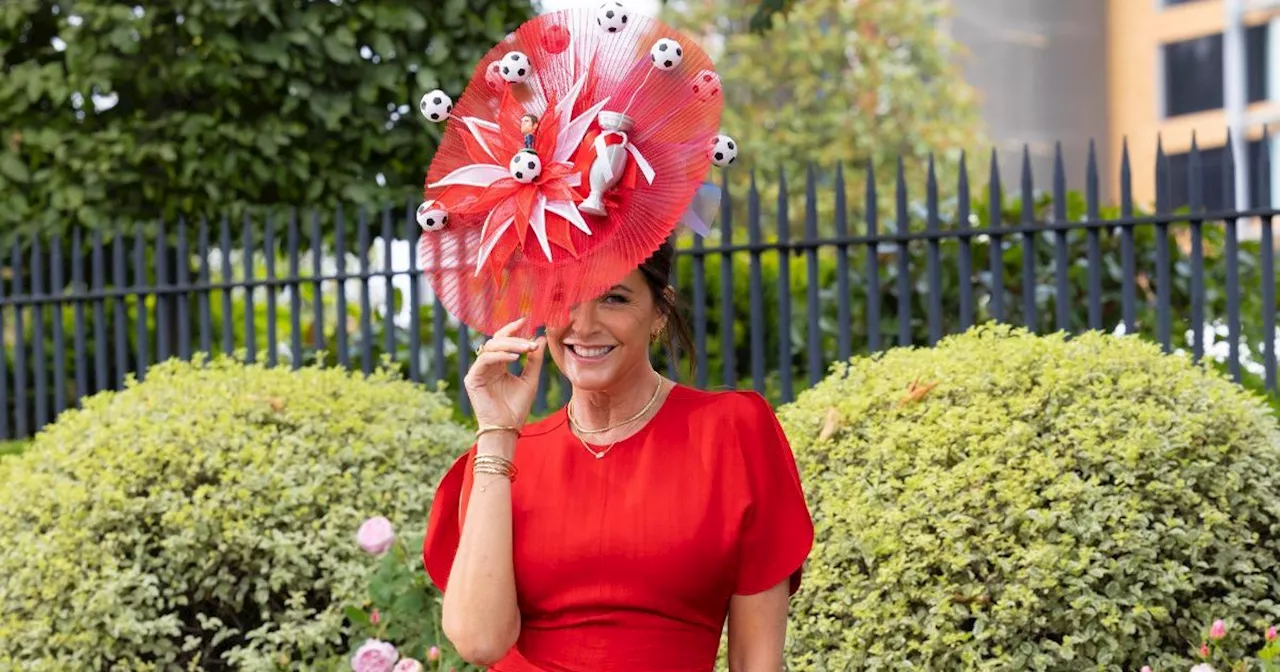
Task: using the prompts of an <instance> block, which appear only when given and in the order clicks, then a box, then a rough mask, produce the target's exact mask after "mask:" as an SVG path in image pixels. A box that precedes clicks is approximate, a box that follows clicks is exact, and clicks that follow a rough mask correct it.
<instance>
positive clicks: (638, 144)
mask: <svg viewBox="0 0 1280 672" xmlns="http://www.w3.org/2000/svg"><path fill="white" fill-rule="evenodd" d="M721 106H722V95H721V89H720V78H719V76H718V75H717V74H716V72H715V69H714V66H713V64H712V63H711V59H710V58H709V57H708V56H707V55H706V54H705V53H704V52H703V51H702V50H701V49H700V48H698V46H697V45H696V44H695V43H693V42H692V41H691V40H687V39H683V37H682V36H681V35H680V34H679V33H678V32H676V31H675V30H674V29H672V28H670V27H669V26H667V25H665V24H663V23H661V22H659V21H657V20H655V19H652V18H648V17H644V16H640V15H637V14H634V13H631V12H628V11H627V9H626V8H625V7H624V6H623V5H622V4H620V3H618V2H613V1H609V2H605V3H604V4H603V5H601V7H600V8H598V9H596V10H591V9H572V10H564V11H560V12H554V13H550V14H544V15H542V16H539V17H537V18H535V19H533V20H531V21H529V22H527V23H525V24H524V25H522V26H521V27H520V28H518V29H517V30H516V31H515V32H514V33H512V34H511V35H509V36H508V37H507V38H506V39H505V40H503V41H502V42H501V43H500V44H498V46H496V47H494V48H493V49H491V50H490V51H489V53H488V54H486V55H485V57H484V58H483V59H481V61H480V63H479V64H478V65H477V66H476V68H475V73H474V75H473V76H472V78H471V82H470V83H469V84H468V86H467V88H466V90H465V91H464V92H463V94H462V97H461V99H459V100H458V101H457V105H456V106H455V105H454V103H453V100H452V99H451V98H450V97H449V96H448V95H447V94H445V93H444V92H442V91H432V92H430V93H428V94H426V95H425V96H423V97H422V100H421V103H420V105H419V109H420V110H421V112H422V114H423V116H425V117H426V118H427V119H428V120H431V121H436V122H446V123H447V124H448V125H447V127H446V129H445V133H444V139H443V140H442V142H441V144H440V147H439V149H438V150H437V152H436V154H435V157H434V158H433V160H432V162H431V167H430V169H429V170H428V172H427V180H426V187H425V191H424V202H423V203H422V205H421V206H419V208H418V212H417V218H418V223H419V224H420V225H421V226H422V229H423V234H422V236H421V237H420V239H419V243H418V262H419V267H420V268H421V269H422V270H423V272H424V274H425V276H426V277H427V279H428V281H429V282H430V284H431V287H432V290H433V291H434V292H435V294H436V296H437V297H438V298H439V299H440V302H441V303H442V305H443V306H444V307H445V309H446V310H448V311H449V313H451V314H452V315H453V316H455V317H456V318H458V319H459V320H461V321H462V322H463V323H465V324H467V325H468V326H469V327H471V328H473V329H475V330H477V331H479V332H481V333H484V334H492V333H494V332H495V331H496V330H497V329H498V328H500V327H501V326H502V325H504V324H506V323H508V322H511V321H512V320H514V319H516V318H519V317H524V318H527V319H526V322H525V325H524V327H525V328H524V329H523V330H522V331H526V332H528V331H531V330H532V329H534V328H535V327H537V326H540V325H547V326H553V327H554V326H560V325H562V324H563V323H564V322H565V321H567V319H568V317H569V311H570V309H571V308H572V307H573V306H574V305H576V304H578V303H581V302H583V301H585V300H588V299H591V298H594V297H596V296H599V295H600V294H601V293H603V292H604V291H606V290H607V289H608V288H609V287H611V286H613V285H614V284H616V283H617V282H618V281H619V280H621V279H622V278H623V277H624V276H626V275H627V274H628V273H630V272H631V271H632V270H633V269H634V268H636V267H637V266H639V265H640V263H642V262H643V261H644V260H645V259H646V258H648V257H649V256H650V255H651V254H652V253H653V252H654V251H655V250H657V249H658V247H659V246H660V245H661V244H662V242H663V241H664V240H666V239H667V238H668V237H669V236H670V235H671V234H672V232H673V231H674V229H675V227H676V225H677V224H679V223H682V222H683V223H685V224H687V225H688V226H690V227H691V228H693V229H694V230H695V231H697V232H699V233H702V234H705V233H706V232H707V221H708V220H709V219H710V217H711V216H713V213H714V211H715V207H716V205H717V204H718V200H719V192H718V190H717V189H715V187H714V186H711V185H708V184H705V183H704V180H705V178H706V176H707V172H708V169H709V168H710V166H711V165H712V164H715V165H720V166H724V165H728V164H729V163H732V162H733V160H734V159H735V158H736V156H737V149H738V148H737V145H736V144H735V143H734V142H733V140H732V139H731V138H729V137H728V136H724V135H720V134H719V123H720V113H721Z"/></svg>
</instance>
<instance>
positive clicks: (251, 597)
mask: <svg viewBox="0 0 1280 672" xmlns="http://www.w3.org/2000/svg"><path fill="white" fill-rule="evenodd" d="M451 418H452V410H451V407H450V405H449V403H448V401H447V399H446V398H445V397H444V395H443V394H439V393H433V392H428V391H426V390H424V389H423V388H422V387H421V386H417V385H414V384H411V383H409V382H405V381H402V380H398V379H396V378H395V377H394V376H393V374H390V373H385V372H379V373H375V374H373V375H372V376H370V377H368V378H364V377H363V376H361V375H360V374H351V373H348V372H347V371H345V370H341V369H325V368H316V367H311V368H303V369H300V370H298V371H289V370H288V369H287V368H266V367H263V366H261V365H245V364H242V363H238V362H236V361H233V360H229V359H218V360H215V361H212V362H204V361H197V362H195V363H184V362H180V361H177V360H172V361H169V362H166V363H164V364H162V365H160V366H158V367H156V368H153V369H151V370H149V371H148V372H147V376H146V380H145V382H142V383H134V382H130V384H129V385H128V387H127V388H126V389H125V390H123V391H121V392H118V393H104V394H100V395H96V396H94V397H92V398H90V399H87V400H85V403H84V407H83V409H81V410H72V411H69V412H67V413H66V414H64V415H63V416H62V417H60V418H59V419H58V421H57V422H56V423H54V424H53V425H51V426H50V427H49V428H47V430H46V431H44V432H43V433H41V434H40V435H39V436H38V437H37V439H36V441H35V442H34V444H32V445H31V446H30V447H29V448H28V449H27V451H26V452H25V454H23V455H22V456H20V457H14V458H7V459H6V461H7V462H10V464H9V465H8V466H7V468H6V472H7V475H8V479H9V480H8V482H7V483H6V487H5V488H4V489H3V491H2V492H0V669H27V670H72V669H76V670H89V669H102V670H105V669H130V670H146V669H154V670H178V669H183V670H185V669H210V670H224V669H237V670H263V669H306V668H307V667H308V666H309V665H310V662H311V661H319V660H326V659H327V660H332V659H333V657H335V656H342V655H346V654H348V653H349V651H350V650H351V648H352V647H351V643H350V642H347V641H344V630H345V627H346V625H345V623H344V615H343V613H344V610H345V609H346V608H347V607H348V606H351V605H353V604H359V603H360V602H361V601H362V600H363V598H364V596H365V595H366V593H367V583H366V579H367V576H368V572H369V571H370V569H371V566H372V562H371V561H370V558H369V557H368V556H367V555H366V554H365V553H364V552H363V551H361V550H360V548H359V547H358V546H357V544H356V543H355V533H356V530H357V529H358V527H359V526H360V523H361V522H362V521H363V520H364V519H365V518H367V517H369V516H373V515H384V516H386V517H388V518H389V519H391V521H392V522H393V523H395V525H396V526H397V529H402V530H403V529H409V530H420V529H423V528H424V527H425V524H426V517H427V511H428V507H429V506H430V502H431V496H432V488H433V487H434V485H435V483H436V482H437V481H438V480H439V478H440V476H441V475H442V474H443V473H444V470H445V469H446V468H447V467H448V465H449V463H450V462H451V460H452V459H453V457H454V456H456V455H457V454H459V453H461V452H462V451H463V450H465V449H466V446H467V445H468V444H469V442H470V433H469V432H467V431H466V430H465V429H463V428H462V427H460V426H458V425H456V424H455V423H454V422H453V421H452V420H451Z"/></svg>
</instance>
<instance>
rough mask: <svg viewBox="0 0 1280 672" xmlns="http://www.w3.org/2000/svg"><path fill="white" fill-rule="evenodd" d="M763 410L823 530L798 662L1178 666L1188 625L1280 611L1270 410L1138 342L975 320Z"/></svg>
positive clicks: (1279, 458) (807, 666) (796, 622)
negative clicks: (789, 446)
mask: <svg viewBox="0 0 1280 672" xmlns="http://www.w3.org/2000/svg"><path fill="white" fill-rule="evenodd" d="M912 383H916V385H915V388H914V392H912V391H911V390H910V388H911V385H912ZM935 384H936V387H931V386H933V385H935ZM780 416H781V419H782V422H783V424H784V426H785V427H786V430H787V434H788V436H789V437H790V438H791V441H792V442H793V446H794V449H795V451H796V454H797V459H798V461H799V464H800V466H801V469H802V471H803V475H804V479H805V484H806V487H807V492H808V496H809V501H810V506H811V507H812V509H813V512H814V516H815V519H816V524H817V529H818V540H817V543H816V546H815V548H814V551H813V553H812V555H811V557H810V563H809V567H808V571H807V575H806V582H805V584H804V587H803V588H802V591H801V593H800V594H799V595H798V597H797V598H796V599H795V601H794V603H793V605H794V606H793V610H792V620H791V633H790V646H789V652H788V657H787V658H788V662H789V664H790V669H792V670H902V669H913V670H932V671H939V672H946V671H949V670H1054V671H1062V672H1068V671H1070V672H1080V671H1082V670H1117V671H1119V670H1126V671H1132V670H1137V669H1139V668H1140V667H1141V666H1143V665H1151V666H1152V667H1153V668H1154V669H1156V670H1166V669H1169V670H1172V669H1184V670H1185V669H1188V668H1189V667H1190V666H1191V664H1192V662H1193V655H1194V652H1195V650H1196V649H1197V648H1198V647H1199V645H1200V642H1201V637H1202V634H1201V633H1200V630H1199V629H1200V626H1201V625H1202V624H1203V623H1208V622H1210V621H1212V620H1213V619H1214V618H1217V617H1218V616H1219V615H1221V614H1231V615H1232V617H1233V618H1234V619H1235V622H1236V623H1238V624H1240V625H1241V628H1242V631H1247V632H1249V633H1255V634H1249V635H1242V637H1241V641H1240V642H1239V645H1240V646H1241V647H1242V648H1241V653H1243V652H1244V651H1246V650H1247V651H1256V650H1257V649H1258V648H1259V647H1260V646H1261V644H1262V640H1261V634H1260V633H1262V632H1263V629H1264V628H1265V627H1266V626H1267V624H1268V623H1275V622H1277V620H1280V619H1278V618H1277V617H1278V616H1280V605H1278V604H1277V600H1280V431H1278V430H1277V426H1276V420H1275V418H1274V416H1273V415H1272V414H1271V413H1270V412H1269V410H1268V409H1267V407H1266V406H1265V405H1264V404H1263V402H1261V401H1260V400H1258V399H1256V398H1254V397H1252V396H1251V395H1250V394H1249V393H1247V392H1245V391H1244V390H1243V389H1241V388H1239V387H1238V386H1236V385H1234V384H1233V383H1231V382H1230V381H1228V380H1225V379H1223V378H1222V377H1220V376H1219V375H1217V374H1216V373H1213V372H1208V371H1205V370H1204V369H1202V368H1200V367H1198V366H1196V365H1194V364H1192V363H1191V362H1190V361H1189V360H1188V359H1186V358H1184V357H1182V356H1177V355H1164V354H1162V353H1161V352H1160V351H1159V349H1158V348H1157V347H1155V346H1153V345H1151V344H1149V343H1148V342H1144V341H1141V340H1138V339H1135V338H1132V337H1128V338H1117V337H1111V336H1105V335H1100V334H1096V333H1091V334H1087V335H1082V336H1078V337H1075V338H1072V339H1067V338H1065V337H1061V336H1052V337H1043V338H1041V337H1035V336H1032V335H1028V334H1026V333H1025V332H1021V331H1016V330H1011V329H1008V328H1004V327H980V328H977V329H975V330H973V331H971V332H969V333H967V334H964V335H961V336H957V337H954V338H950V339H948V340H946V341H944V342H942V343H941V344H940V345H939V346H938V347H936V348H933V349H917V350H906V349H903V350H894V351H890V352H888V353H886V354H883V355H881V356H876V357H869V358H856V359H854V360H852V361H851V362H848V363H846V364H842V365H840V366H838V367H836V368H835V370H834V371H833V372H832V373H831V375H830V376H829V377H828V378H827V379H826V380H825V381H823V382H822V383H821V384H820V385H818V386H817V387H815V388H814V389H812V390H810V391H809V392H807V393H805V394H804V395H802V397H801V398H800V399H799V400H798V401H797V402H796V403H795V404H792V405H790V406H787V407H784V408H783V409H781V410H780Z"/></svg>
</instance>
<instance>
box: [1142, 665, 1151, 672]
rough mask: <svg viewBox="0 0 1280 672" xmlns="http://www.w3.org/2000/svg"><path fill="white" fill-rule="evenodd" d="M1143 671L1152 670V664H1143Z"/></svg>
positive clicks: (1148, 671) (1149, 671)
mask: <svg viewBox="0 0 1280 672" xmlns="http://www.w3.org/2000/svg"><path fill="white" fill-rule="evenodd" d="M1142 672H1151V666H1150V665H1143V666H1142Z"/></svg>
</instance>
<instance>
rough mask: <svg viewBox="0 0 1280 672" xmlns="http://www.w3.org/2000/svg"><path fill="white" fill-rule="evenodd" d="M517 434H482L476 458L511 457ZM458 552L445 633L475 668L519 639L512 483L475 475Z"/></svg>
mask: <svg viewBox="0 0 1280 672" xmlns="http://www.w3.org/2000/svg"><path fill="white" fill-rule="evenodd" d="M515 448H516V440H515V436H514V435H512V434H509V433H506V432H494V433H489V434H485V435H483V436H481V437H480V438H479V440H478V441H477V443H476V455H478V456H479V455H497V456H499V457H503V458H505V459H508V460H510V459H512V457H513V456H514V455H515ZM474 479H475V480H474V481H473V486H472V488H471V494H470V496H469V497H468V499H467V502H466V504H465V506H466V507H467V510H466V515H465V517H464V519H463V520H464V523H463V526H462V534H461V537H460V538H459V541H458V553H457V555H455V556H454V560H453V569H452V570H451V571H450V573H449V585H448V587H447V588H446V590H445V593H444V614H443V626H444V634H445V636H446V637H448V638H449V641H450V642H452V643H453V646H454V647H455V648H456V649H457V650H458V655H460V656H462V657H463V659H465V660H466V661H467V662H469V663H472V664H475V665H492V664H493V663H496V662H497V661H499V660H501V659H502V657H503V656H504V655H506V653H507V651H509V650H510V649H511V647H512V646H514V645H515V643H516V638H517V637H518V636H519V635H520V610H519V608H518V607H517V606H516V581H515V568H514V564H513V561H512V548H511V481H509V480H507V478H506V477H505V476H501V475H496V474H486V473H477V474H474Z"/></svg>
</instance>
